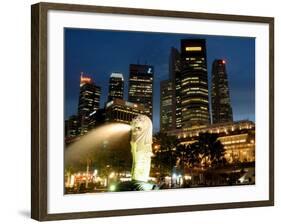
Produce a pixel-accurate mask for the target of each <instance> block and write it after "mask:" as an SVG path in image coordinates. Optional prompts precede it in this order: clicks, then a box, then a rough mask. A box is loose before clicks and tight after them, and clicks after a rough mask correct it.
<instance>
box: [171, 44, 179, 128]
mask: <svg viewBox="0 0 281 224" xmlns="http://www.w3.org/2000/svg"><path fill="white" fill-rule="evenodd" d="M169 76H170V80H171V82H172V127H173V128H174V129H178V128H181V126H182V124H181V119H182V118H181V56H180V53H179V51H178V50H177V49H176V48H174V47H172V48H171V52H170V59H169Z"/></svg>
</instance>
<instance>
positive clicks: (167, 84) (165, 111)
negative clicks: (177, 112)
mask: <svg viewBox="0 0 281 224" xmlns="http://www.w3.org/2000/svg"><path fill="white" fill-rule="evenodd" d="M160 91H161V93H160V131H162V132H165V131H168V130H172V129H173V117H172V114H173V86H172V82H171V81H170V80H164V81H161V83H160Z"/></svg>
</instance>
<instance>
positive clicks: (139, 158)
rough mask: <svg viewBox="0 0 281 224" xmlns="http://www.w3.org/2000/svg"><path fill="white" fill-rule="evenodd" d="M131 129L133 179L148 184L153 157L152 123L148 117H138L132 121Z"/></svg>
mask: <svg viewBox="0 0 281 224" xmlns="http://www.w3.org/2000/svg"><path fill="white" fill-rule="evenodd" d="M131 128H132V131H131V134H132V136H131V142H130V143H131V153H132V158H133V164H132V170H131V177H132V180H135V181H143V182H147V181H148V178H149V172H150V164H151V156H152V123H151V120H150V119H149V118H148V117H147V116H145V115H138V116H137V117H136V118H134V119H133V120H132V122H131Z"/></svg>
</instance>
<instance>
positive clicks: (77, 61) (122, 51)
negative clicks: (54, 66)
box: [64, 28, 255, 132]
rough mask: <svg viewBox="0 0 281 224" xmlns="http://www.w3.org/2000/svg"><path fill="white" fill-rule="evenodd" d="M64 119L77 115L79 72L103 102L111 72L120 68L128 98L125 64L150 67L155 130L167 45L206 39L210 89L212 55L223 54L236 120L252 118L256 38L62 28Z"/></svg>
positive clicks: (166, 66) (165, 74)
mask: <svg viewBox="0 0 281 224" xmlns="http://www.w3.org/2000/svg"><path fill="white" fill-rule="evenodd" d="M64 38H65V74H64V75H65V110H64V111H65V112H64V115H65V119H68V117H69V116H71V115H74V114H77V108H78V97H79V79H80V73H81V72H84V74H87V75H90V76H91V77H92V78H93V79H94V81H95V83H96V85H98V86H101V88H102V96H101V107H103V105H104V103H105V101H106V100H107V94H108V81H109V76H110V74H111V73H112V72H121V73H122V74H123V76H124V80H125V83H124V84H125V91H124V94H125V100H127V97H128V77H129V64H136V63H140V64H149V65H153V66H154V87H153V127H154V132H155V131H158V130H159V120H160V118H159V110H160V81H161V80H165V79H168V78H169V54H170V49H171V47H176V48H178V49H180V40H181V39H185V38H186V39H187V38H203V39H206V47H207V62H208V67H207V69H208V76H209V89H210V86H211V68H212V62H213V61H214V59H224V60H225V61H226V69H227V73H228V81H229V89H230V98H231V104H232V109H233V117H234V120H235V121H237V120H243V119H248V120H252V121H255V39H254V38H245V37H229V36H227V37H226V36H207V35H189V34H171V33H149V32H131V31H130V32H128V31H108V30H93V29H90V30H87V29H72V28H65V37H64Z"/></svg>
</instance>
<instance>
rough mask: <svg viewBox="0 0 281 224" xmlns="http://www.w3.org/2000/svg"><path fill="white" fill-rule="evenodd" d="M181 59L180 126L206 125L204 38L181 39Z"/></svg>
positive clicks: (207, 117)
mask: <svg viewBox="0 0 281 224" xmlns="http://www.w3.org/2000/svg"><path fill="white" fill-rule="evenodd" d="M181 60H182V63H181V65H182V68H181V94H180V95H181V112H182V127H183V128H189V127H193V126H201V125H207V124H209V123H210V117H209V97H208V74H207V61H206V43H205V40H204V39H183V40H181Z"/></svg>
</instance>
